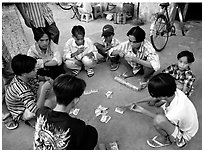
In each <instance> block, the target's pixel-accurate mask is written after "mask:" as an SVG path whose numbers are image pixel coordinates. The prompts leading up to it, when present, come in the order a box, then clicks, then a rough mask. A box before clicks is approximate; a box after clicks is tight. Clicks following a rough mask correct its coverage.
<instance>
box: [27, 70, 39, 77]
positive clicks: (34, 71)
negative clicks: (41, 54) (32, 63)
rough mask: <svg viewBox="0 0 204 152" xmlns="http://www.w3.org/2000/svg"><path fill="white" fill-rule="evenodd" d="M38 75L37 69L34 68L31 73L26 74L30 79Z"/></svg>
mask: <svg viewBox="0 0 204 152" xmlns="http://www.w3.org/2000/svg"><path fill="white" fill-rule="evenodd" d="M36 75H37V69H36V68H34V69H33V70H32V71H31V72H29V73H26V76H27V78H28V79H32V78H35V77H36Z"/></svg>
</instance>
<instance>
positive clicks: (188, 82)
mask: <svg viewBox="0 0 204 152" xmlns="http://www.w3.org/2000/svg"><path fill="white" fill-rule="evenodd" d="M162 72H163V73H168V74H170V75H171V76H173V77H174V79H175V80H177V81H178V82H180V83H181V84H183V85H185V86H186V87H187V88H189V89H191V88H192V86H193V83H194V81H195V76H194V74H193V72H192V71H191V69H190V67H188V68H187V69H185V70H182V71H181V70H180V69H179V67H178V64H173V65H170V66H168V67H167V68H166V69H164V70H163V71H162Z"/></svg>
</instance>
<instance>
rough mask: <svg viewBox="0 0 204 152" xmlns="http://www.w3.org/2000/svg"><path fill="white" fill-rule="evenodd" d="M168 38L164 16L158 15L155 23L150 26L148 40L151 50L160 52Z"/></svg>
mask: <svg viewBox="0 0 204 152" xmlns="http://www.w3.org/2000/svg"><path fill="white" fill-rule="evenodd" d="M168 38H169V30H168V22H167V19H166V16H165V15H163V14H158V15H157V17H156V19H155V21H154V22H153V23H152V24H151V26H150V40H151V43H152V46H153V48H154V49H155V50H156V51H157V52H160V51H162V50H163V49H164V48H165V46H166V44H167V42H168Z"/></svg>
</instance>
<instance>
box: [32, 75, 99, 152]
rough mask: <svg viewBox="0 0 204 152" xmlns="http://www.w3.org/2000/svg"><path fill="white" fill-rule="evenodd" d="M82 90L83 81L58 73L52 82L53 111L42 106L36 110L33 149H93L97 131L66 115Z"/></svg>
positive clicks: (77, 100) (84, 84)
mask: <svg viewBox="0 0 204 152" xmlns="http://www.w3.org/2000/svg"><path fill="white" fill-rule="evenodd" d="M85 87H86V83H85V81H84V80H82V79H79V78H77V77H75V76H72V75H68V74H62V75H60V76H59V77H57V78H56V79H55V80H54V83H53V90H54V93H55V95H56V98H57V105H56V107H55V108H54V109H53V110H52V109H50V108H48V107H46V106H45V107H41V108H40V109H38V110H37V123H36V127H35V134H34V149H36V150H63V149H64V150H65V149H67V150H68V149H69V150H93V149H94V147H95V146H96V144H97V141H98V133H97V130H96V129H95V128H94V127H92V126H90V125H86V124H85V122H84V121H82V120H80V119H77V118H74V117H71V116H70V115H69V112H70V110H71V109H72V108H74V107H75V105H76V104H77V103H78V102H79V100H80V96H81V95H82V94H83V92H84V90H85ZM47 139H49V140H47Z"/></svg>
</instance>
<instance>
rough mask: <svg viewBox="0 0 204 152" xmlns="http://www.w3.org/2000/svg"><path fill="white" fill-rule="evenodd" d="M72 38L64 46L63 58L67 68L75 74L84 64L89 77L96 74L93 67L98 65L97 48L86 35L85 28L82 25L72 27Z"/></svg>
mask: <svg viewBox="0 0 204 152" xmlns="http://www.w3.org/2000/svg"><path fill="white" fill-rule="evenodd" d="M71 32H72V38H70V39H69V40H68V41H67V42H66V44H65V47H64V55H63V60H64V63H65V66H66V68H69V69H71V70H72V73H73V75H75V76H76V75H77V74H78V73H79V72H80V70H81V69H82V66H84V69H85V70H86V71H87V75H88V77H92V76H93V75H94V70H93V67H94V66H95V65H96V60H97V57H96V56H97V53H98V52H97V50H96V47H95V46H94V45H93V42H92V41H91V39H89V38H87V37H85V29H84V27H83V26H81V25H77V26H74V27H73V28H72V31H71Z"/></svg>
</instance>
